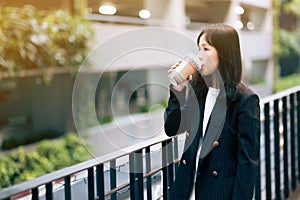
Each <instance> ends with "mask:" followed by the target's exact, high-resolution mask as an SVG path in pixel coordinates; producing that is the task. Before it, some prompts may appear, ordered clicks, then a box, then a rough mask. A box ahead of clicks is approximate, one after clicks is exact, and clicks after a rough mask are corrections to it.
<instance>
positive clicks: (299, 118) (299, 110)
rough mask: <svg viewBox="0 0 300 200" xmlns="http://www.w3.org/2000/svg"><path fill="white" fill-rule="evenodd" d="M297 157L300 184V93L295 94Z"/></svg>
mask: <svg viewBox="0 0 300 200" xmlns="http://www.w3.org/2000/svg"><path fill="white" fill-rule="evenodd" d="M297 140H298V141H297V144H298V145H297V146H298V149H297V151H298V152H297V155H298V182H300V156H299V155H300V91H298V92H297Z"/></svg>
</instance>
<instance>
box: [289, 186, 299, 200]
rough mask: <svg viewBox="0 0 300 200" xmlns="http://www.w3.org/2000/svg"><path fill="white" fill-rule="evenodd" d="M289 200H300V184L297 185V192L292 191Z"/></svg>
mask: <svg viewBox="0 0 300 200" xmlns="http://www.w3.org/2000/svg"><path fill="white" fill-rule="evenodd" d="M287 200H300V184H298V185H297V188H296V190H294V191H291V194H290V196H289V198H287Z"/></svg>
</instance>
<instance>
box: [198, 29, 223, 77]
mask: <svg viewBox="0 0 300 200" xmlns="http://www.w3.org/2000/svg"><path fill="white" fill-rule="evenodd" d="M198 45H199V50H200V52H201V53H200V55H199V59H200V60H201V61H202V63H203V65H202V67H201V70H200V73H201V75H202V76H203V77H206V76H211V75H213V74H214V73H215V72H216V70H217V68H218V65H219V57H218V51H217V49H216V48H215V47H213V46H211V45H210V44H208V42H207V41H206V39H205V34H203V35H202V36H201V37H200V40H199V44H198Z"/></svg>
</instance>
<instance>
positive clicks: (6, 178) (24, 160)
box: [0, 133, 90, 189]
mask: <svg viewBox="0 0 300 200" xmlns="http://www.w3.org/2000/svg"><path fill="white" fill-rule="evenodd" d="M87 159H90V154H89V153H88V151H87V150H86V149H85V147H84V146H83V144H82V143H81V140H80V139H79V138H78V136H77V135H76V134H74V133H68V134H66V135H65V136H63V137H61V138H60V139H56V140H44V141H41V142H40V143H38V144H37V146H36V149H35V150H33V151H29V152H26V151H25V149H24V147H19V148H18V149H17V151H14V152H13V153H10V154H7V155H6V156H2V157H1V158H0V180H1V181H0V189H1V188H5V187H8V186H11V185H14V184H16V183H20V182H23V181H26V180H29V179H32V178H35V177H38V176H42V175H44V174H46V173H50V172H52V171H55V170H58V169H61V168H63V167H67V166H70V165H74V164H76V163H79V162H83V161H85V160H87Z"/></svg>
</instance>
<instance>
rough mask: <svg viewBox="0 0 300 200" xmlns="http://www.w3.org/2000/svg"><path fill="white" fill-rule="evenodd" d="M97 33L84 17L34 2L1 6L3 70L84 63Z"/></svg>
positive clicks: (0, 62) (0, 25)
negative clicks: (51, 9)
mask: <svg viewBox="0 0 300 200" xmlns="http://www.w3.org/2000/svg"><path fill="white" fill-rule="evenodd" d="M92 35H93V29H92V27H91V25H90V24H89V23H88V22H87V21H85V20H84V19H83V18H80V17H78V16H72V15H70V14H68V13H67V12H66V11H63V10H54V11H51V12H46V11H42V10H38V9H36V8H35V7H33V6H29V5H25V6H23V7H6V6H2V7H0V44H1V47H0V72H1V71H6V72H11V73H14V72H17V71H21V70H26V69H36V68H47V67H53V66H55V67H57V66H76V65H80V64H81V63H82V62H83V60H84V58H85V56H86V54H87V51H88V43H87V42H88V40H89V39H90V38H91V36H92Z"/></svg>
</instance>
